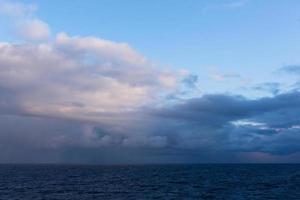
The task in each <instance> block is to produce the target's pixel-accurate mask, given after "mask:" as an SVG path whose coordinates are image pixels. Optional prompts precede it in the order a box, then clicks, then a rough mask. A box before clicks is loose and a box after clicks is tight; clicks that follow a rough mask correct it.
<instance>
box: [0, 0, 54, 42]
mask: <svg viewBox="0 0 300 200" xmlns="http://www.w3.org/2000/svg"><path fill="white" fill-rule="evenodd" d="M36 10H37V6H36V5H34V4H28V5H27V4H22V3H15V2H10V1H0V15H2V16H4V17H6V18H8V19H10V20H11V21H12V23H13V27H9V28H12V29H13V30H14V32H15V35H16V36H18V37H20V38H22V39H24V40H26V41H35V42H36V41H37V42H39V41H45V40H47V39H49V37H50V35H51V31H50V28H49V25H48V24H47V23H46V22H44V21H42V20H41V19H38V18H37V17H36V16H35V14H34V13H35V11H36Z"/></svg>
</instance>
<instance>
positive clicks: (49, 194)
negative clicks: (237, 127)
mask: <svg viewBox="0 0 300 200" xmlns="http://www.w3.org/2000/svg"><path fill="white" fill-rule="evenodd" d="M0 178H1V179H0V199H72V200H76V199H251V200H252V199H283V200H285V199H300V165H236V164H234V165H229V164H226V165H220V164H216V165H213V164H212V165H144V166H142V165H141V166H79V165H0Z"/></svg>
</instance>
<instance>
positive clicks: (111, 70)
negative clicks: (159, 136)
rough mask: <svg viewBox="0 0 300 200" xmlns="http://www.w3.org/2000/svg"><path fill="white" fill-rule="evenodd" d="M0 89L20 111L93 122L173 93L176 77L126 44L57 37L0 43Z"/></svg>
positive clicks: (8, 100)
mask: <svg viewBox="0 0 300 200" xmlns="http://www.w3.org/2000/svg"><path fill="white" fill-rule="evenodd" d="M0 52H1V54H0V63H1V69H0V72H1V73H0V78H1V80H0V88H2V90H3V91H4V92H5V93H8V94H9V96H7V98H8V99H7V101H6V102H18V104H19V106H18V107H19V108H21V111H22V112H26V113H30V114H35V115H45V116H57V117H65V118H80V119H89V120H90V119H95V120H97V115H98V114H99V115H100V114H101V113H102V112H121V111H125V110H132V109H136V108H138V107H139V106H142V105H144V104H146V103H149V102H151V101H154V100H155V99H156V98H158V95H159V93H161V92H166V91H169V90H172V89H173V88H174V87H175V86H176V82H177V79H178V78H179V76H178V75H177V74H176V73H175V72H170V71H164V70H158V69H156V68H155V67H154V66H153V65H152V64H151V63H150V62H148V61H147V60H146V59H145V58H144V57H143V56H141V55H140V54H138V53H137V52H136V51H134V50H133V49H132V48H131V47H130V46H129V45H127V44H124V43H115V42H111V41H107V40H103V39H98V38H93V37H69V36H68V35H66V34H58V36H57V39H56V40H55V41H54V42H53V43H40V44H28V43H26V44H4V43H3V44H0Z"/></svg>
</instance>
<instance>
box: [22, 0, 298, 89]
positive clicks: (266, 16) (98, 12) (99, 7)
mask: <svg viewBox="0 0 300 200" xmlns="http://www.w3.org/2000/svg"><path fill="white" fill-rule="evenodd" d="M25 2H27V3H34V4H37V5H38V7H39V10H38V11H37V13H36V15H37V16H38V17H40V18H41V19H42V20H44V21H46V22H47V23H48V24H49V25H50V26H51V29H52V31H53V33H54V34H55V33H57V32H61V31H65V32H67V33H69V34H71V35H81V36H89V35H93V36H97V37H100V38H104V39H109V40H113V41H120V42H127V43H129V44H130V45H131V46H132V47H134V48H135V49H137V50H138V51H139V52H141V53H142V54H143V55H145V56H146V57H147V58H149V59H151V60H153V61H154V62H156V63H159V64H161V65H169V66H170V67H171V68H178V69H181V68H184V69H187V70H189V71H190V72H192V73H194V74H197V75H199V76H200V77H201V79H200V84H201V85H202V87H203V88H204V92H209V91H218V92H221V91H224V90H232V89H235V88H238V87H240V85H239V84H238V81H233V83H232V85H230V87H229V86H227V87H224V84H223V83H219V82H215V81H212V80H210V74H211V73H214V72H215V71H217V72H218V73H225V74H226V73H230V74H232V73H234V74H239V75H240V76H242V77H243V78H244V79H247V80H248V79H249V80H251V81H253V83H256V82H257V83H260V82H264V81H266V80H268V81H272V79H274V78H276V79H279V77H276V76H275V77H273V74H272V73H273V72H274V71H276V70H277V69H278V68H280V67H282V66H283V65H289V64H298V63H299V62H300V61H299V56H298V52H299V50H300V39H299V34H300V15H299V12H298V11H299V9H300V3H299V1H296V0H289V1H257V0H249V1H247V0H240V1H239V0H236V1H233V0H229V1H227V0H224V1H193V0H191V1H188V2H182V1H168V0H166V1H137V0H135V1H134V0H133V1H130V2H127V1H126V2H125V1H118V0H112V1H105V0H104V1H93V0H90V1H88V2H84V1H72V2H71V1H63V2H61V1H55V0H54V1H39V2H35V1H25ZM258 71H259V72H258ZM217 72H216V73H217ZM283 81H284V82H288V81H289V80H288V78H287V79H286V80H283ZM218 88H220V89H218Z"/></svg>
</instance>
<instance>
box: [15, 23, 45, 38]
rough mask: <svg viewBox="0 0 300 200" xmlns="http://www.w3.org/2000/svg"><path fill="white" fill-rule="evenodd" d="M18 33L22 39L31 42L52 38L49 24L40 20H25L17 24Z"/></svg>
mask: <svg viewBox="0 0 300 200" xmlns="http://www.w3.org/2000/svg"><path fill="white" fill-rule="evenodd" d="M16 32H17V34H18V35H19V36H21V37H22V38H24V39H26V40H29V41H43V40H47V39H48V38H49V36H50V28H49V26H48V24H47V23H45V22H43V21H41V20H39V19H30V20H24V21H21V22H19V23H18V24H17V29H16Z"/></svg>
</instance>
